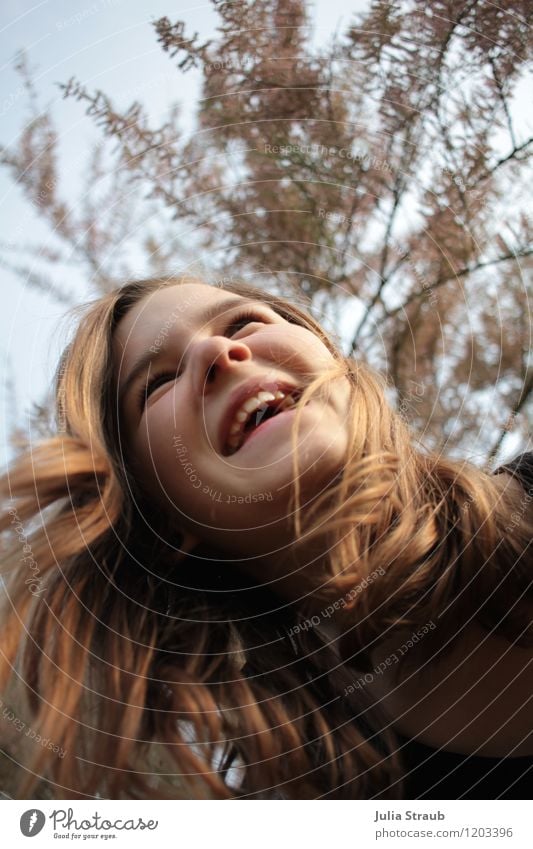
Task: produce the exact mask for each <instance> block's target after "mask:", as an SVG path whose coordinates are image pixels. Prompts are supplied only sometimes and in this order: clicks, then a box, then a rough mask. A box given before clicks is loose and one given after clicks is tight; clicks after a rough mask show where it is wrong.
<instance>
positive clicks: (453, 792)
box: [398, 453, 533, 799]
mask: <svg viewBox="0 0 533 849" xmlns="http://www.w3.org/2000/svg"><path fill="white" fill-rule="evenodd" d="M499 472H508V473H510V474H512V475H514V477H516V478H518V479H519V480H520V481H521V483H522V485H523V486H524V489H525V490H526V492H527V493H528V494H530V495H532V496H533V453H527V454H521V455H520V456H519V457H516V459H515V460H512V461H511V462H510V463H507V464H506V465H504V466H501V467H500V468H499V469H497V470H496V472H495V474H498V473H499ZM532 724H533V720H532ZM398 748H399V752H400V755H401V756H402V760H403V763H404V767H405V790H404V797H405V798H406V799H531V798H533V756H528V757H521V758H512V757H509V758H486V757H479V756H476V755H461V754H456V753H454V752H445V751H443V750H442V749H441V750H439V749H432V748H431V747H430V746H425V745H424V744H423V743H418V742H417V741H415V740H410V739H408V738H406V737H403V736H399V746H398Z"/></svg>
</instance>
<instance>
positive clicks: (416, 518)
mask: <svg viewBox="0 0 533 849" xmlns="http://www.w3.org/2000/svg"><path fill="white" fill-rule="evenodd" d="M179 282H199V281H196V280H193V279H192V278H186V277H185V278H180V279H176V278H166V279H152V280H147V281H141V282H137V283H132V284H128V285H126V286H124V287H123V288H121V289H120V290H118V291H117V292H115V293H112V294H110V295H107V296H105V297H103V298H101V299H100V300H98V301H96V302H95V303H93V304H90V305H89V306H88V307H87V308H86V309H85V310H84V312H83V313H82V317H81V320H80V322H79V327H78V329H77V332H76V334H75V336H74V338H73V341H72V342H71V344H70V345H69V346H68V348H67V350H66V351H65V354H64V356H63V358H62V360H61V363H60V366H59V369H58V373H57V380H56V400H57V431H58V432H57V435H56V436H55V437H53V438H50V439H48V440H45V441H42V442H41V443H40V444H37V445H33V446H32V447H31V450H30V451H26V452H25V453H23V454H22V455H21V456H20V457H19V458H18V459H17V460H16V462H15V463H14V464H13V466H12V468H11V469H10V471H9V473H8V474H7V475H6V476H5V478H4V479H3V481H2V494H3V497H4V499H5V502H6V503H5V512H4V514H3V517H2V519H1V523H0V529H3V530H4V531H5V534H4V536H5V539H6V543H5V545H4V546H3V551H4V557H3V563H4V565H3V569H2V571H3V574H4V575H5V582H6V591H5V596H4V604H3V614H2V615H3V618H2V625H3V627H2V637H1V638H0V649H1V658H0V663H1V666H0V693H1V694H2V698H3V702H4V704H8V703H9V704H10V705H16V707H14V708H13V709H11V713H12V714H13V716H15V714H16V715H17V716H18V717H19V719H18V722H19V724H18V726H17V725H16V724H15V720H11V723H9V722H7V723H4V725H6V724H7V725H9V724H10V727H11V738H12V741H11V743H10V742H9V741H8V744H7V746H6V751H7V753H8V757H9V758H10V762H11V763H12V770H13V774H16V775H17V776H18V780H17V783H16V786H15V787H14V790H13V795H15V796H18V797H24V796H28V795H31V793H32V792H33V793H35V791H36V786H37V783H38V782H39V780H41V779H42V780H46V782H47V785H46V789H44V790H43V792H44V793H47V794H49V795H51V796H53V797H59V798H61V797H66V798H71V797H78V796H79V797H83V796H93V795H96V794H98V795H100V796H104V797H111V798H147V797H153V798H165V797H170V798H232V797H246V798H254V797H255V798H269V797H281V798H318V797H327V798H377V797H381V798H394V797H396V796H399V795H401V774H400V769H399V766H398V763H397V760H396V757H395V754H394V739H393V738H392V737H391V735H390V734H389V732H388V731H387V730H386V729H384V728H383V723H382V720H381V717H379V715H378V714H377V712H376V710H375V708H373V706H372V705H371V703H370V701H369V699H368V697H367V696H366V694H365V693H364V692H363V691H361V692H357V693H354V694H350V695H347V694H346V692H347V688H346V684H347V683H348V682H349V681H350V680H351V679H352V678H353V674H350V673H349V672H348V669H347V667H346V666H345V664H344V663H341V659H340V658H339V657H338V656H337V655H336V654H335V653H334V652H333V651H332V649H331V648H330V647H329V645H328V644H327V641H326V640H325V639H324V638H323V637H321V636H320V634H319V629H316V628H314V627H312V628H309V627H298V626H297V625H296V623H297V622H298V621H300V622H301V621H302V618H303V617H305V616H308V615H312V616H315V615H316V614H317V611H319V610H320V609H322V608H323V607H324V604H326V603H327V604H329V603H330V602H331V603H336V604H337V606H338V607H339V608H340V609H341V611H343V614H342V615H344V616H345V617H346V623H348V624H347V627H346V632H345V636H344V638H343V642H342V651H343V660H344V661H346V662H347V663H353V662H356V663H357V664H359V665H360V666H361V668H364V666H365V664H366V663H367V662H368V658H369V656H370V652H371V651H372V650H373V648H374V647H375V646H376V645H377V644H378V643H379V641H380V640H381V639H383V638H384V636H385V635H386V634H387V632H388V631H390V629H391V628H397V627H398V628H400V627H404V626H410V625H413V626H418V625H424V624H426V623H428V622H430V621H433V620H435V618H436V616H437V615H438V616H439V617H440V618H439V626H438V628H436V629H435V631H434V632H433V633H432V635H431V639H426V640H424V641H423V643H421V645H420V647H419V650H418V651H419V652H422V653H423V652H428V653H429V652H431V651H434V649H435V644H436V641H437V642H438V643H439V645H440V646H441V647H444V649H445V648H446V646H448V645H450V644H451V643H452V642H453V635H454V634H455V633H456V632H457V631H458V630H459V628H460V624H461V623H462V622H467V621H468V619H469V618H471V617H472V616H474V617H477V619H478V620H479V621H480V622H482V623H483V624H485V625H487V626H490V627H491V628H496V629H497V630H499V631H500V632H502V633H504V634H505V635H506V636H508V637H512V638H513V639H518V641H519V642H521V643H523V644H530V643H531V641H532V629H531V625H530V624H529V620H528V617H527V608H526V595H527V593H528V592H530V577H529V576H528V571H529V572H530V569H531V563H530V558H529V561H528V562H527V563H526V557H527V546H528V544H529V541H530V539H531V537H532V530H533V527H532V519H531V511H529V514H528V510H527V509H526V506H524V505H521V504H520V503H517V496H516V494H515V495H514V496H513V495H512V494H511V492H510V491H508V489H507V488H506V487H505V486H504V481H503V478H502V477H501V476H495V477H494V478H492V477H491V476H490V475H488V474H487V473H486V472H483V471H481V470H479V469H477V468H475V467H474V466H472V465H470V464H469V463H466V462H452V461H449V460H446V459H443V458H442V457H440V456H437V455H431V454H429V453H426V452H424V451H422V449H420V448H419V447H418V446H417V445H416V443H415V442H414V440H413V438H412V436H411V434H410V433H409V430H408V428H407V426H406V424H405V423H404V422H403V420H402V418H401V417H400V416H399V415H398V414H397V413H395V412H394V411H393V410H392V409H391V408H390V407H389V405H388V404H387V402H386V400H385V392H384V385H383V383H382V381H381V380H380V379H379V378H377V377H376V376H375V375H374V374H373V373H372V372H371V371H370V370H369V369H368V368H367V367H366V366H365V365H364V364H362V363H360V362H355V361H354V360H351V359H345V358H344V357H343V356H342V355H341V354H340V352H339V351H338V350H337V347H336V346H335V345H334V344H333V343H332V342H331V341H330V340H329V339H328V337H327V336H326V334H325V333H324V331H323V330H322V329H321V327H320V326H319V325H318V323H317V322H315V321H314V319H313V318H312V317H311V316H310V315H308V314H307V313H306V312H305V311H303V310H300V309H298V308H297V307H295V306H294V305H292V304H290V303H288V302H286V301H285V300H283V299H281V298H278V297H275V296H273V295H270V294H266V293H263V292H260V291H258V290H256V289H253V288H252V287H249V286H245V285H243V284H238V285H237V284H231V285H225V286H224V288H225V290H227V291H230V292H233V293H236V294H240V295H243V296H245V297H253V298H256V299H257V298H259V299H262V300H264V301H265V302H267V303H268V304H269V305H270V306H271V307H272V308H273V309H275V310H276V311H277V312H278V313H279V314H280V315H281V316H282V317H284V318H286V319H287V320H288V321H291V322H294V323H297V324H299V325H302V326H304V327H306V328H308V329H309V330H311V331H312V332H313V333H315V334H316V335H317V336H319V337H320V339H321V340H322V341H323V342H324V344H326V345H327V346H328V348H329V350H330V351H331V352H332V353H333V354H334V357H335V360H336V362H337V363H338V372H339V373H343V374H346V375H347V376H348V377H349V381H350V385H351V392H352V397H351V412H350V445H349V453H348V456H347V460H346V464H345V469H344V471H343V473H342V474H341V475H340V476H338V478H337V479H335V480H334V481H332V482H331V485H330V486H328V487H327V488H326V489H325V490H324V492H323V493H322V494H321V495H320V497H318V498H317V499H316V500H315V501H314V502H313V504H312V505H306V504H303V503H302V498H301V493H300V491H299V485H298V480H299V476H298V468H297V459H296V453H297V452H294V456H295V459H294V464H295V468H294V481H295V484H294V492H293V503H294V530H295V532H294V543H293V544H294V546H295V547H298V546H299V545H300V544H303V543H306V544H307V543H308V542H309V540H313V539H314V540H316V544H317V547H318V546H319V547H320V550H321V551H323V556H322V558H321V561H320V569H319V570H313V571H312V574H311V573H310V577H309V578H308V580H309V586H308V588H307V591H306V592H302V596H304V597H305V599H306V600H305V602H302V603H300V604H293V605H289V604H286V603H282V602H280V600H279V599H277V598H276V597H275V596H274V595H273V594H272V593H269V592H267V591H266V590H265V589H264V588H262V587H258V586H254V584H253V582H251V580H250V579H248V578H246V576H244V575H243V574H242V573H241V572H240V571H239V569H238V567H237V565H235V564H233V565H232V563H231V561H228V559H227V556H224V557H223V556H222V555H221V553H220V552H216V551H213V550H212V549H210V548H209V547H208V546H207V545H206V546H200V547H199V548H197V549H195V550H194V551H193V552H191V553H190V554H189V555H188V556H185V557H182V558H181V559H180V562H179V565H178V564H177V558H176V549H179V547H180V532H179V529H176V528H175V527H169V526H168V525H165V519H164V517H161V516H160V515H158V514H157V511H155V510H153V508H152V507H151V505H150V503H149V501H148V500H143V497H142V487H140V486H138V485H137V482H136V481H135V480H134V478H133V476H132V474H131V471H130V470H129V469H128V468H127V464H125V462H124V457H123V455H122V453H121V450H120V439H119V435H120V434H119V422H118V417H117V411H116V401H115V386H114V380H113V373H112V367H111V345H112V339H113V333H114V330H115V328H116V326H117V324H118V322H119V321H120V319H121V318H122V317H123V316H124V315H125V314H126V313H127V312H128V310H129V309H130V308H131V307H132V306H133V305H134V304H135V303H137V302H138V301H139V300H140V299H142V298H143V297H145V296H146V295H149V294H150V293H152V292H155V291H157V290H158V289H159V288H160V287H161V286H164V285H169V284H170V285H175V284H177V283H179ZM326 379H327V376H326V377H324V376H322V377H321V378H320V379H318V380H316V381H313V383H311V384H310V385H309V386H307V388H306V389H305V391H304V392H303V395H302V397H301V398H300V401H299V407H300V410H299V411H298V412H297V416H296V422H295V427H294V432H293V439H295V438H296V433H297V428H298V422H299V415H300V412H301V407H302V406H303V405H304V404H305V403H306V401H307V400H308V399H309V397H310V396H311V395H312V394H313V392H315V391H317V390H319V389H320V387H321V386H322V385H323V382H324V380H326ZM8 499H9V501H8ZM524 504H525V502H524ZM513 517H514V518H513ZM150 529H152V530H150ZM10 537H13V539H12V540H10ZM16 537H18V540H17V539H16ZM9 542H11V543H12V544H11V546H10V547H8V543H9ZM21 548H22V553H23V554H24V555H25V559H24V560H22V559H21ZM219 560H221V561H222V560H224V563H223V567H222V563H221V568H218V561H219ZM302 575H303V578H302V580H304V579H306V578H305V576H306V573H305V570H304V571H303V573H302ZM232 588H233V589H235V590H238V592H229V591H228V590H231V589H232ZM363 588H364V589H363ZM355 612H356V614H357V615H356V616H355ZM411 654H414V655H416V652H414V653H411ZM22 717H23V718H22ZM21 724H22V727H23V728H24V729H28V733H27V734H26V733H25V732H23V731H22V730H21ZM30 729H31V731H32V733H31V734H30V733H29V730H30ZM33 732H35V733H33ZM37 733H38V734H39V735H40V737H39V741H37V742H35V740H36V736H35V735H36V734H37ZM23 738H27V740H28V742H26V739H23ZM29 741H31V745H29ZM22 742H24V743H25V744H26V748H25V747H24V745H22ZM57 749H59V750H60V751H59V753H58V752H57ZM43 787H44V785H41V789H42V788H43Z"/></svg>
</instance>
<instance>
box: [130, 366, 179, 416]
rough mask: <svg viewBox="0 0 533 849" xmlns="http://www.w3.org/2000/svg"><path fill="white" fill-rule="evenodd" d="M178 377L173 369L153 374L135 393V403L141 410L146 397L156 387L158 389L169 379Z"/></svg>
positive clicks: (177, 373) (144, 404)
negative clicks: (136, 393)
mask: <svg viewBox="0 0 533 849" xmlns="http://www.w3.org/2000/svg"><path fill="white" fill-rule="evenodd" d="M178 377H180V374H179V372H175V371H173V372H170V371H162V372H156V373H155V374H153V375H152V377H151V378H150V379H149V380H148V381H147V382H146V383H145V384H144V385H143V386H141V388H140V391H139V392H138V395H137V404H138V406H139V409H140V410H141V412H142V411H143V410H144V408H145V406H146V402H147V400H148V398H149V397H150V395H152V394H153V392H155V390H156V389H159V387H160V386H163V385H164V384H165V383H168V382H169V381H171V380H176V379H177V378H178Z"/></svg>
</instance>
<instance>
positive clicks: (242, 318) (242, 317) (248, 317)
mask: <svg viewBox="0 0 533 849" xmlns="http://www.w3.org/2000/svg"><path fill="white" fill-rule="evenodd" d="M257 323H258V324H266V323H267V319H266V318H263V317H262V316H261V315H259V314H258V313H256V312H253V313H252V312H245V313H239V315H237V316H235V317H234V318H232V319H231V321H230V323H229V324H228V325H227V327H226V331H225V332H226V335H227V336H234V335H235V333H238V332H239V330H242V329H243V327H247V325H249V324H257Z"/></svg>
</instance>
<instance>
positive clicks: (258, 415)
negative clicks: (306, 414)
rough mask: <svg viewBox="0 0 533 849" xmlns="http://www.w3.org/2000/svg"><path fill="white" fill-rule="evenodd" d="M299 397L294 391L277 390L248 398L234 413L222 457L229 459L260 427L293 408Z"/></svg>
mask: <svg viewBox="0 0 533 849" xmlns="http://www.w3.org/2000/svg"><path fill="white" fill-rule="evenodd" d="M300 395H301V392H299V391H296V390H292V391H291V392H289V391H283V390H281V389H277V390H276V391H275V392H268V391H260V392H258V393H257V394H256V395H254V396H252V397H251V398H248V399H247V400H246V401H245V402H244V403H243V404H242V406H241V407H240V408H239V409H238V410H237V411H236V414H235V417H234V419H233V423H232V425H231V426H230V429H229V433H228V436H227V439H226V443H225V445H224V449H223V452H222V453H223V454H224V456H226V457H229V456H231V454H235V453H236V452H237V451H238V450H239V449H240V448H242V446H243V445H244V443H245V442H246V440H247V439H248V438H249V437H250V436H251V434H252V433H253V432H254V431H255V430H256V429H257V428H258V427H259V426H260V425H262V424H264V423H265V422H266V421H268V420H269V419H273V418H274V417H275V416H278V415H279V414H280V413H283V412H285V410H290V409H291V407H294V406H295V405H296V403H297V401H298V399H299V398H300Z"/></svg>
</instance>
